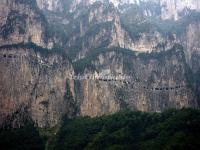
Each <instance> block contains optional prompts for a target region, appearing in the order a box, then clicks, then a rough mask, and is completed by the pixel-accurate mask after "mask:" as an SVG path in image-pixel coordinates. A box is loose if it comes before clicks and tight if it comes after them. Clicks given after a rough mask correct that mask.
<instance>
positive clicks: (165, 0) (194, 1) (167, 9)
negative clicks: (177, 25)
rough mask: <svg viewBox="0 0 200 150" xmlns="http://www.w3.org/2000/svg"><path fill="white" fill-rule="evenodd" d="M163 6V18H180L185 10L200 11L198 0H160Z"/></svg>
mask: <svg viewBox="0 0 200 150" xmlns="http://www.w3.org/2000/svg"><path fill="white" fill-rule="evenodd" d="M160 4H161V7H162V19H174V20H178V19H179V18H180V14H179V13H181V12H182V11H184V10H187V9H188V10H196V11H200V1H198V0H160Z"/></svg>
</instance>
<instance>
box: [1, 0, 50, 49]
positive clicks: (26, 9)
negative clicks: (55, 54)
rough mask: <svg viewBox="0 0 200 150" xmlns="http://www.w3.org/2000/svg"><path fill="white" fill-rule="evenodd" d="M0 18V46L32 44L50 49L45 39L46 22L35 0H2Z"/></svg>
mask: <svg viewBox="0 0 200 150" xmlns="http://www.w3.org/2000/svg"><path fill="white" fill-rule="evenodd" d="M0 18H1V19H0V45H6V44H8V45H9V44H17V43H21V42H25V43H27V42H33V43H35V44H37V45H39V46H41V47H49V48H50V47H52V44H51V43H49V40H48V39H47V38H46V37H45V27H46V20H45V18H44V16H43V14H41V13H40V10H39V9H38V7H37V3H36V2H35V0H28V1H25V0H19V1H18V0H12V1H10V0H2V1H1V2H0Z"/></svg>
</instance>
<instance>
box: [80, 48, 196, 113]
mask: <svg viewBox="0 0 200 150" xmlns="http://www.w3.org/2000/svg"><path fill="white" fill-rule="evenodd" d="M91 64H92V67H91V66H88V67H86V68H85V69H84V70H85V71H84V73H83V75H85V76H87V75H92V77H95V79H93V80H91V79H86V80H82V81H79V82H78V85H79V87H80V88H79V89H78V91H82V92H80V93H78V95H79V98H78V99H79V103H80V113H81V114H82V115H89V116H96V115H102V114H105V113H112V112H116V111H118V110H119V109H121V108H126V107H129V108H131V109H134V110H141V111H157V112H160V111H163V110H165V109H167V108H172V107H173V108H182V107H188V106H189V107H195V106H196V105H197V103H196V101H195V100H194V101H193V100H191V99H193V96H194V95H193V94H194V93H193V92H192V89H191V87H190V86H189V84H190V83H189V81H188V79H187V73H188V72H187V68H186V67H185V59H184V53H183V51H182V50H180V49H178V48H174V49H173V50H170V51H168V52H162V53H159V54H158V53H154V54H145V55H138V56H137V55H132V56H130V55H128V54H125V53H123V52H122V53H120V52H119V53H116V52H114V51H112V52H107V53H105V54H100V55H98V56H97V58H94V60H91ZM105 76H107V77H108V79H104V78H102V77H105ZM110 76H111V77H110ZM120 77H123V78H126V79H125V80H124V79H121V78H120ZM116 78H118V79H116Z"/></svg>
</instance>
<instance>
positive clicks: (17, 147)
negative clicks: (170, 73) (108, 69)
mask: <svg viewBox="0 0 200 150" xmlns="http://www.w3.org/2000/svg"><path fill="white" fill-rule="evenodd" d="M57 128H58V127H57ZM54 131H55V128H54V129H39V128H37V127H36V126H34V125H33V124H31V123H27V124H26V125H25V126H24V127H23V128H20V129H12V130H6V129H2V130H1V131H0V144H1V147H2V148H3V149H5V150H30V149H31V150H34V149H35V150H36V149H49V150H121V149H123V150H129V149H130V150H133V149H134V150H198V149H199V147H200V142H199V141H200V111H199V110H193V109H182V110H175V109H170V110H167V111H165V112H163V113H145V112H135V111H130V110H123V111H120V112H118V113H115V114H112V115H107V116H102V117H96V118H89V117H77V118H73V119H68V118H65V119H63V121H62V125H61V126H60V127H59V128H58V129H57V133H54ZM45 147H46V148H45Z"/></svg>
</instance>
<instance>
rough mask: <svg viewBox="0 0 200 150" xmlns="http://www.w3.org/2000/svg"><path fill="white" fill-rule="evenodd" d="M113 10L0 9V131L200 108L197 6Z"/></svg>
mask: <svg viewBox="0 0 200 150" xmlns="http://www.w3.org/2000/svg"><path fill="white" fill-rule="evenodd" d="M109 2H111V3H108V1H105V0H91V1H88V0H73V1H72V0H54V1H53V0H37V1H36V0H2V1H1V2H0V4H1V5H0V61H1V63H0V126H4V125H5V123H6V122H11V124H12V126H13V127H19V126H20V125H21V123H22V122H23V120H26V119H25V118H27V117H30V118H31V119H33V120H34V121H35V123H36V124H38V126H40V127H52V126H55V125H56V124H58V123H59V122H60V120H61V118H62V117H63V116H68V117H72V116H77V115H83V116H92V117H93V116H100V115H103V114H109V113H113V112H116V111H118V110H120V109H123V108H130V109H134V110H141V111H152V112H155V111H157V112H160V111H163V110H165V109H168V108H183V107H194V108H196V107H198V99H199V97H200V94H199V91H200V90H199V89H200V88H199V87H200V82H199V75H200V61H199V60H200V59H199V58H200V49H199V47H200V45H199V43H200V41H199V37H200V33H199V31H200V17H199V16H200V15H199V12H198V10H199V3H198V2H197V1H195V0H193V1H191V2H188V3H182V1H179V0H177V1H173V0H168V1H166V0H160V1H156V0H152V1H149V0H141V1H138V0H130V1H129V0H127V1H123V2H122V1H121V0H110V1H109ZM179 3H182V5H178V4H179ZM127 4H128V5H127ZM133 14H134V15H133ZM69 60H70V61H69ZM74 70H75V73H74ZM75 75H82V76H86V77H87V76H92V79H91V78H86V79H84V80H77V79H76V78H74V77H75ZM110 76H111V78H109V77H110ZM104 77H108V78H104ZM123 77H125V79H124V78H123Z"/></svg>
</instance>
